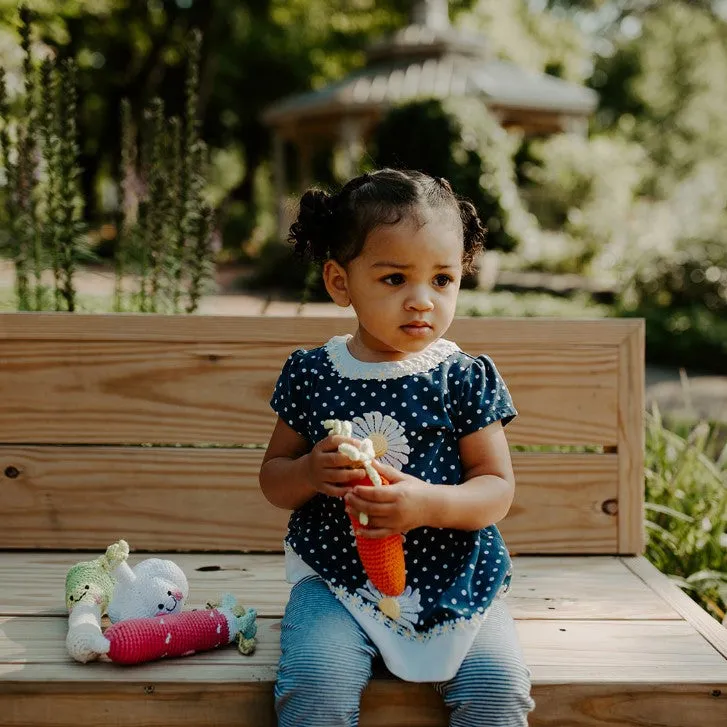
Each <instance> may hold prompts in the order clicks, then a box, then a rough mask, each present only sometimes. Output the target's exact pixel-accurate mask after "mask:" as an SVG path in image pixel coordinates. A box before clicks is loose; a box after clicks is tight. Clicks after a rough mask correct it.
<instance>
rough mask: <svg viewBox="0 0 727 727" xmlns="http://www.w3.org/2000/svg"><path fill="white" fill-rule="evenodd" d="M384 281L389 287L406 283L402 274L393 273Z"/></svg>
mask: <svg viewBox="0 0 727 727" xmlns="http://www.w3.org/2000/svg"><path fill="white" fill-rule="evenodd" d="M382 280H383V281H384V282H385V283H386V284H387V285H401V284H402V283H403V282H404V276H403V275H402V274H401V273H392V274H391V275H387V276H386V277H385V278H382Z"/></svg>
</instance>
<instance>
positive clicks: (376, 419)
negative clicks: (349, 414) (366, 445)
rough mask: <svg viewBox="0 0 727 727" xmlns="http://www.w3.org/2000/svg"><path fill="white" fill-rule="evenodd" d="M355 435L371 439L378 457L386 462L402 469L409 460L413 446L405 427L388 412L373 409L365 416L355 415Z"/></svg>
mask: <svg viewBox="0 0 727 727" xmlns="http://www.w3.org/2000/svg"><path fill="white" fill-rule="evenodd" d="M353 436H354V437H357V438H358V439H370V440H371V443H372V444H373V446H374V452H375V454H376V458H377V459H378V460H380V461H381V462H383V463H384V464H388V465H390V466H391V467H395V468H396V469H401V468H402V467H403V466H404V465H405V464H407V462H409V456H408V455H409V452H411V447H409V444H408V442H407V439H406V436H405V434H404V427H402V426H401V425H400V424H399V422H397V421H396V419H393V418H392V417H390V416H389V415H388V414H382V413H381V412H380V411H371V412H366V413H365V414H364V415H363V418H361V417H355V418H354V420H353Z"/></svg>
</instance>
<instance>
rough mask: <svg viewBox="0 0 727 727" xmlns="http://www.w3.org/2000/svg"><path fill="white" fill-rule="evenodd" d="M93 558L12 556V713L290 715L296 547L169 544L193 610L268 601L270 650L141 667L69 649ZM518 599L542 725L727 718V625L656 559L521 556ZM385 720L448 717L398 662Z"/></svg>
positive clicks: (6, 659) (34, 719)
mask: <svg viewBox="0 0 727 727" xmlns="http://www.w3.org/2000/svg"><path fill="white" fill-rule="evenodd" d="M88 557H90V556H88V555H86V554H79V553H72V552H46V553H42V552H15V553H9V552H8V553H0V583H2V584H3V589H2V591H0V724H2V725H7V726H8V727H21V725H22V726H23V727H27V726H28V725H33V727H45V726H50V725H53V726H54V727H72V726H73V727H75V725H77V724H79V715H80V714H82V715H83V720H82V722H83V723H84V724H90V723H98V724H114V725H130V726H131V725H133V726H134V727H137V726H140V725H143V726H144V727H151V726H154V727H156V726H159V727H161V726H162V725H178V726H181V725H189V726H190V727H192V726H194V727H204V726H206V725H215V726H216V727H223V726H224V727H226V726H227V725H230V727H232V725H235V726H236V727H239V726H240V725H244V726H246V727H247V726H248V725H249V727H268V726H270V727H273V726H274V725H275V719H274V713H273V708H272V683H273V681H274V679H275V671H276V665H277V659H278V652H279V622H280V617H281V615H282V611H283V608H284V605H285V602H286V600H287V596H288V592H289V586H287V585H286V584H285V581H284V569H283V556H282V555H279V554H270V555H265V554H254V555H224V554H180V553H170V554H162V555H161V557H168V558H171V559H172V560H174V561H175V562H177V563H178V564H179V565H180V566H181V567H182V569H183V570H184V572H185V573H186V574H187V576H188V578H189V583H190V598H189V601H188V607H189V608H196V607H203V606H204V604H205V603H206V602H207V601H208V600H213V599H214V598H216V597H217V596H218V595H219V593H220V592H224V591H230V592H231V593H234V594H235V595H237V596H238V597H239V598H240V599H241V600H242V602H243V603H244V604H245V605H248V606H252V607H254V608H256V609H257V610H258V613H259V644H258V649H257V651H256V653H255V654H254V655H253V656H251V657H243V656H241V655H240V654H238V652H237V651H236V649H235V648H234V647H232V646H231V647H227V648H224V649H219V650H216V651H211V652H206V653H203V654H198V655H195V656H192V657H188V658H184V659H177V660H171V661H165V662H159V663H154V664H148V665H142V666H137V667H121V666H118V665H114V664H110V663H99V662H97V663H91V664H86V665H81V664H77V663H75V662H73V661H71V660H70V658H69V657H68V655H67V653H66V650H65V634H66V629H67V615H66V613H65V609H64V608H63V582H64V578H65V573H66V571H67V570H68V568H69V567H70V566H71V565H73V564H74V563H75V562H78V561H79V560H85V559H87V558H88ZM143 557H146V556H144V555H139V554H133V555H132V556H131V558H130V563H131V564H132V565H133V564H134V563H135V562H137V561H138V560H140V559H141V558H143ZM508 602H509V605H510V608H511V610H512V612H513V615H514V616H515V618H516V619H517V627H518V632H519V635H520V639H521V641H522V644H523V648H524V651H525V657H526V661H527V663H528V664H529V666H530V668H531V670H532V673H533V685H534V689H533V694H534V697H535V699H536V701H537V704H538V708H537V710H536V712H535V713H534V715H533V718H532V721H531V724H532V725H534V726H535V727H538V726H540V725H543V726H544V725H553V726H555V725H559V726H561V727H562V726H564V725H576V724H577V725H594V726H595V725H607V724H608V725H609V726H610V727H613V726H614V725H627V724H628V725H632V724H635V725H640V726H642V725H644V726H645V725H648V726H653V727H656V726H657V725H658V726H659V727H682V726H684V725H690V724H699V725H700V726H701V727H724V725H725V724H727V661H726V660H725V659H726V658H727V631H726V630H725V629H724V628H723V627H722V626H720V625H719V624H718V623H717V622H716V621H714V620H713V619H711V618H710V617H709V616H708V615H707V614H706V613H705V612H704V611H702V610H701V609H699V608H698V607H697V606H696V605H695V604H693V603H692V602H691V600H690V599H689V598H687V597H686V596H685V595H683V594H682V593H681V592H680V591H679V590H678V589H677V588H676V586H673V585H672V584H671V583H669V581H668V579H667V578H666V577H664V576H663V575H661V574H660V573H658V572H657V571H656V569H654V568H653V566H651V565H650V564H649V563H648V562H647V561H646V560H645V559H644V558H642V557H624V556H565V557H538V556H519V557H516V558H515V577H514V582H513V587H512V590H511V593H510V595H509V596H508ZM332 678H335V675H332ZM697 715H698V718H697ZM383 724H385V725H387V726H389V727H396V726H397V725H401V727H404V725H418V726H421V727H425V726H427V727H444V725H446V724H447V717H446V711H445V709H444V707H443V705H442V703H441V699H440V698H439V697H438V696H437V695H436V693H435V692H434V691H433V690H432V689H431V687H429V686H428V685H417V684H404V683H402V682H400V681H398V680H396V679H394V678H392V677H388V676H387V675H386V673H385V672H384V670H382V672H381V674H380V675H379V677H378V678H376V679H374V680H373V681H372V683H371V685H370V686H369V688H368V689H367V692H366V695H365V697H364V705H363V709H362V719H361V727H373V725H383ZM311 727H314V726H311Z"/></svg>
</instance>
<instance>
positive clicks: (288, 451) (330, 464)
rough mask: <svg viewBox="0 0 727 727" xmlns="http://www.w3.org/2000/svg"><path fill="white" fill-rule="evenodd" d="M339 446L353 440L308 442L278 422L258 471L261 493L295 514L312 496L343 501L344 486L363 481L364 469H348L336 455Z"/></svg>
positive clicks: (347, 462) (335, 438) (337, 438)
mask: <svg viewBox="0 0 727 727" xmlns="http://www.w3.org/2000/svg"><path fill="white" fill-rule="evenodd" d="M342 442H350V443H352V444H357V442H356V440H355V439H349V438H346V437H340V436H332V437H326V438H325V439H322V440H321V441H320V442H318V443H317V444H316V445H315V446H314V447H313V448H312V449H311V446H310V442H309V441H308V440H307V439H306V438H305V437H303V436H301V435H300V434H298V432H296V431H295V430H294V429H293V428H292V427H290V426H289V425H287V424H286V423H285V422H284V421H283V420H282V419H278V421H277V422H276V424H275V429H274V430H273V433H272V435H271V437H270V442H269V444H268V448H267V451H266V452H265V456H264V457H263V463H262V466H261V467H260V489H261V490H262V491H263V494H264V495H265V497H266V498H267V499H268V501H269V502H270V503H272V504H273V505H275V506H276V507H280V508H283V509H285V510H297V509H298V508H299V507H302V506H303V505H305V503H306V502H308V500H310V499H311V498H312V497H313V496H314V495H316V494H318V493H319V492H320V493H323V494H325V495H331V496H333V497H342V496H343V495H344V494H345V493H346V492H347V489H348V488H347V486H346V485H347V483H348V482H351V481H352V480H360V479H362V478H363V477H365V475H366V473H365V471H364V470H363V469H348V467H349V466H350V464H351V460H350V459H348V457H346V456H345V455H343V454H340V453H339V452H338V445H339V444H341V443H342Z"/></svg>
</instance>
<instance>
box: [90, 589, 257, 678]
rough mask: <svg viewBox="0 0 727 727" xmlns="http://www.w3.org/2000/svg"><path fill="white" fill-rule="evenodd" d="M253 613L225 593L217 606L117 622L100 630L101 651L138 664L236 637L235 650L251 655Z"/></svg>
mask: <svg viewBox="0 0 727 727" xmlns="http://www.w3.org/2000/svg"><path fill="white" fill-rule="evenodd" d="M255 616H256V614H255V611H254V610H252V609H244V608H242V607H241V606H239V605H238V604H237V601H236V600H235V598H234V597H233V596H231V595H230V594H225V596H223V598H222V602H221V604H220V605H219V607H217V608H215V607H211V608H209V609H205V610H202V611H184V612H182V613H175V614H172V615H171V616H153V617H151V618H132V619H130V620H129V621H119V622H118V623H115V624H113V625H112V626H109V627H108V628H107V629H106V631H105V632H104V635H103V637H104V639H105V640H106V642H107V644H108V646H107V649H106V651H103V652H101V653H105V654H106V655H107V656H108V657H109V659H111V661H113V662H116V663H117V664H141V663H143V662H147V661H155V660H156V659H164V658H166V657H175V656H189V655H190V654H195V653H196V652H198V651H208V650H210V649H216V648H217V647H218V646H222V645H223V644H229V643H231V642H232V641H235V639H237V645H238V648H239V650H240V651H241V652H242V653H243V654H251V653H252V652H253V651H254V649H255V634H256V632H257V624H256V622H255Z"/></svg>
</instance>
